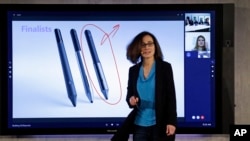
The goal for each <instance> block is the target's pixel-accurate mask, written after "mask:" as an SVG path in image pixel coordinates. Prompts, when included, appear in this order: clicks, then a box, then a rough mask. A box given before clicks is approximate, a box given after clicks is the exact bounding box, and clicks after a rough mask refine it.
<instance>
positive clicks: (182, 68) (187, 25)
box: [0, 5, 222, 134]
mask: <svg viewBox="0 0 250 141" xmlns="http://www.w3.org/2000/svg"><path fill="white" fill-rule="evenodd" d="M138 6H139V7H140V9H137V8H136V7H138ZM24 7H25V8H24ZM219 8H220V5H207V6H206V5H113V6H112V7H109V6H108V5H25V6H24V5H1V12H2V13H1V19H4V20H2V21H1V32H0V33H1V42H0V43H1V46H0V50H1V51H0V52H1V58H3V59H2V60H1V69H2V70H4V71H2V72H3V73H2V74H1V76H3V78H4V79H2V78H1V79H2V80H1V85H2V86H1V89H2V90H1V106H2V107H1V117H2V118H3V119H2V120H6V123H3V124H1V126H2V127H1V128H2V132H3V133H4V134H61V133H63V134H81V133H83V134H84V133H88V134H89V133H113V132H115V131H116V129H117V128H119V127H120V126H121V124H122V123H123V121H124V119H125V117H126V116H127V115H128V113H129V112H130V111H131V109H130V108H129V107H128V105H127V103H126V101H125V98H126V92H127V81H128V69H129V67H130V66H132V65H133V64H131V63H130V62H129V61H128V60H127V58H126V47H127V45H128V44H129V42H130V41H131V40H132V37H133V36H135V35H137V34H138V33H139V32H142V31H149V32H151V33H153V34H154V35H155V36H156V37H157V39H158V41H159V43H160V46H161V48H162V52H163V55H164V60H166V61H168V62H169V63H171V65H172V67H173V74H174V82H175V88H176V99H177V115H178V127H177V128H178V130H177V133H199V132H204V131H205V132H207V131H211V132H213V131H216V132H217V131H218V126H220V122H219V120H218V116H219V113H218V111H219V109H220V108H221V107H220V105H219V104H218V100H219V99H220V98H219V95H220V88H218V87H220V75H221V74H220V73H221V68H220V67H221V66H220V65H221V64H220V62H221V56H220V53H221V47H222V46H220V45H221V44H220V42H221V41H219V40H220V39H222V37H221V35H220V33H219V28H222V27H221V24H218V22H220V19H219V18H221V12H220V10H219ZM3 22H4V23H3ZM55 129H57V130H55ZM190 129H192V130H190Z"/></svg>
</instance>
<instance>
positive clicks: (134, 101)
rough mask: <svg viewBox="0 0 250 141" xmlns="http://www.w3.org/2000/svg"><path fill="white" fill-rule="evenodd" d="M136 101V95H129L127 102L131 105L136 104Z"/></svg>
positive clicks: (137, 99)
mask: <svg viewBox="0 0 250 141" xmlns="http://www.w3.org/2000/svg"><path fill="white" fill-rule="evenodd" d="M138 101H139V98H138V97H135V96H131V97H130V98H129V103H130V105H131V106H136V105H137V103H138Z"/></svg>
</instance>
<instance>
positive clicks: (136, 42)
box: [126, 31, 163, 64]
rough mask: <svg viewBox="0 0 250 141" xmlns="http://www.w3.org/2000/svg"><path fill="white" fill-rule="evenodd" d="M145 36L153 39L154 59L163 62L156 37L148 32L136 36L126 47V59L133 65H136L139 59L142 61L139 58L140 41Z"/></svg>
mask: <svg viewBox="0 0 250 141" xmlns="http://www.w3.org/2000/svg"><path fill="white" fill-rule="evenodd" d="M146 35H149V36H151V37H152V38H153V42H154V45H155V54H154V57H155V59H160V60H163V54H162V51H161V48H160V45H159V42H158V40H157V39H156V37H155V36H154V35H153V34H152V33H150V32H148V31H143V32H141V33H139V34H137V35H136V36H135V37H134V38H133V39H132V41H131V42H130V43H129V44H128V46H127V54H126V56H127V59H128V60H129V61H130V62H132V63H133V64H137V63H138V61H139V59H140V58H141V59H142V57H141V48H142V39H143V37H144V36H146Z"/></svg>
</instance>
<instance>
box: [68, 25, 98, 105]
mask: <svg viewBox="0 0 250 141" xmlns="http://www.w3.org/2000/svg"><path fill="white" fill-rule="evenodd" d="M70 34H71V38H72V42H73V44H74V48H75V52H76V57H77V61H78V64H79V68H80V73H81V76H82V81H83V85H84V89H85V93H86V95H87V97H88V99H89V101H90V102H91V103H92V102H93V99H92V95H91V91H90V87H89V82H88V79H87V75H86V72H85V69H84V66H83V62H82V58H81V47H80V44H79V40H78V37H77V33H76V30H75V29H71V30H70Z"/></svg>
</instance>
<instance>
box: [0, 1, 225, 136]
mask: <svg viewBox="0 0 250 141" xmlns="http://www.w3.org/2000/svg"><path fill="white" fill-rule="evenodd" d="M82 9H84V10H86V11H87V10H93V9H94V10H97V11H98V10H100V11H102V10H111V11H116V10H118V11H119V10H123V11H125V12H126V11H128V12H129V11H131V10H134V11H141V10H142V11H147V10H149V9H150V10H152V11H154V10H155V11H161V10H162V11H164V10H167V11H171V10H181V11H192V12H193V11H204V10H206V11H209V10H211V11H214V12H215V13H216V14H215V15H216V17H215V24H216V27H215V32H214V34H215V36H216V38H215V47H216V54H215V56H216V59H217V60H216V68H217V69H216V72H215V73H216V75H218V76H221V74H222V63H221V62H222V46H223V38H222V36H223V35H222V33H223V31H222V29H223V21H222V19H223V4H160V5H157V4H148V5H147V4H144V5H142V4H131V5H129V4H128V5H126V4H122V5H119V4H110V5H109V4H102V5H91V4H88V5H84V4H65V5H63V4H43V5H38V4H20V5H18V4H1V5H0V14H1V15H0V17H1V19H2V20H1V23H0V46H1V51H0V53H1V54H0V56H1V62H0V63H1V68H2V69H1V74H0V75H1V77H0V78H1V81H0V82H1V83H0V84H1V88H0V90H1V95H0V100H1V101H0V108H1V109H0V110H1V119H0V120H1V121H0V125H1V127H0V133H1V134H3V135H44V134H112V133H114V132H116V131H117V129H115V128H105V129H104V128H32V129H27V128H15V129H9V128H8V125H7V122H6V121H7V120H8V113H9V112H10V111H8V101H10V99H8V96H7V94H8V89H7V86H8V84H7V82H8V71H9V70H8V69H6V68H8V61H7V60H8V58H7V56H8V55H7V54H8V48H7V47H8V42H7V41H8V40H9V39H8V36H7V35H8V30H7V26H8V25H7V23H8V21H7V15H8V14H7V12H8V11H27V12H29V11H33V10H34V11H52V12H53V11H54V12H57V11H62V10H63V11H65V12H67V11H70V12H77V11H80V10H82ZM215 82H216V86H217V87H216V90H215V91H216V94H215V96H216V98H215V107H216V108H215V110H216V111H215V114H216V116H215V118H216V119H215V121H216V126H215V127H213V128H199V127H196V128H193V127H180V128H177V134H212V133H215V134H217V133H221V130H222V124H221V122H222V111H221V109H222V105H221V99H222V96H221V93H222V90H221V86H222V80H221V78H220V77H216V81H215Z"/></svg>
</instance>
